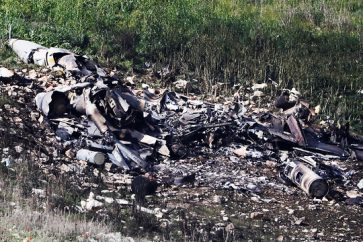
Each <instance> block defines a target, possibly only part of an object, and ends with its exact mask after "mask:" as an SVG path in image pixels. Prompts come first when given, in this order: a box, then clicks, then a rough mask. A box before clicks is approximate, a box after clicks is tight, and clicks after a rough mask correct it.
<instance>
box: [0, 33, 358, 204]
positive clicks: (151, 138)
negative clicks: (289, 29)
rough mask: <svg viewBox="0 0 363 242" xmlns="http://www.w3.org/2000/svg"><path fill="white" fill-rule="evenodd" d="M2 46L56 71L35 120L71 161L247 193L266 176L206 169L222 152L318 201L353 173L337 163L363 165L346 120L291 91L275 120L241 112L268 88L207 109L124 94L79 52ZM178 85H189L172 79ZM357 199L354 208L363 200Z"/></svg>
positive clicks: (17, 43) (5, 74) (178, 99)
mask: <svg viewBox="0 0 363 242" xmlns="http://www.w3.org/2000/svg"><path fill="white" fill-rule="evenodd" d="M9 45H10V47H11V48H12V49H13V50H14V51H15V52H16V54H17V55H18V56H19V57H20V59H21V60H22V61H24V62H25V63H28V64H36V65H39V66H45V67H47V68H53V70H59V71H63V73H64V75H65V78H64V79H63V82H62V83H56V82H54V81H53V82H51V83H46V84H45V85H44V90H43V92H39V93H38V94H37V95H36V97H35V103H36V106H37V108H38V110H39V111H40V112H41V114H42V116H41V117H40V119H43V118H44V120H45V121H46V122H48V123H49V124H50V127H52V128H53V130H54V132H55V135H56V137H57V140H58V142H59V143H60V144H61V145H62V147H68V148H69V147H71V149H70V150H75V151H76V152H74V153H73V154H71V153H72V152H68V154H67V155H68V156H72V157H74V158H76V159H78V160H84V161H87V162H89V163H93V164H95V165H99V166H101V165H103V164H104V163H105V162H106V163H109V164H110V163H112V164H113V165H114V166H117V167H120V168H121V169H122V170H124V171H125V172H126V173H128V172H132V174H137V175H140V174H145V173H147V174H152V175H149V176H142V179H146V180H148V179H149V180H150V179H155V176H156V177H157V179H158V180H159V182H160V183H164V184H172V185H183V184H185V183H195V184H197V185H200V186H212V187H214V188H220V189H236V190H238V189H239V190H244V191H246V190H247V191H252V192H253V191H254V190H255V189H256V186H255V184H254V183H256V182H257V183H267V182H266V178H265V177H260V178H259V179H258V180H257V181H256V180H251V178H249V177H246V176H241V174H240V172H241V171H240V172H239V173H238V172H235V171H234V170H233V169H232V170H230V171H229V173H228V174H226V175H223V174H222V173H220V174H218V173H219V171H218V169H223V167H213V159H208V158H209V157H212V156H213V154H216V153H218V154H222V155H225V156H226V157H229V160H230V162H231V163H234V164H235V166H238V164H240V163H243V162H245V161H249V162H252V163H255V164H259V163H261V162H271V161H272V162H274V163H276V164H277V167H278V168H279V170H280V180H281V181H282V182H286V184H295V185H296V186H297V187H299V188H300V189H302V190H303V191H305V192H306V193H307V194H309V195H310V196H312V197H316V198H322V197H324V196H326V195H327V194H328V193H329V190H330V189H331V186H332V185H333V184H335V182H336V181H340V182H341V184H345V183H347V181H348V180H349V177H350V176H351V175H352V172H351V171H347V170H345V169H344V167H341V166H340V165H339V164H342V163H341V161H342V160H343V161H344V160H347V159H356V160H359V161H362V160H363V139H362V136H359V135H353V134H352V133H351V132H350V130H349V125H348V124H347V125H341V126H339V127H337V126H336V125H335V126H334V125H330V124H329V122H321V123H320V125H314V124H312V122H311V120H312V119H314V116H315V115H316V113H317V112H318V111H319V110H314V109H313V108H311V107H310V106H309V104H308V103H307V102H305V101H303V100H302V99H301V95H300V93H299V92H298V91H297V90H295V89H292V90H283V91H282V93H281V95H280V96H279V97H278V98H277V99H276V100H275V102H274V103H273V102H270V106H268V108H269V109H270V110H271V109H273V108H275V109H279V110H280V112H279V113H278V114H277V112H275V114H274V113H272V112H270V111H269V109H266V108H262V106H263V105H262V104H261V106H260V107H259V108H256V107H255V108H249V107H250V106H251V105H249V104H251V103H260V102H261V100H263V99H264V98H266V96H264V93H263V92H262V90H264V89H265V88H266V87H267V86H268V85H273V84H267V83H263V84H255V85H253V86H251V87H249V88H245V87H244V88H240V89H239V90H238V92H236V94H235V95H234V96H233V97H230V98H226V99H225V102H224V103H213V102H207V101H202V100H200V99H198V98H195V97H193V96H186V95H182V94H179V93H176V92H173V91H168V90H161V89H160V90H159V89H153V88H150V87H149V85H147V84H146V83H144V84H142V88H140V89H136V88H131V87H130V86H128V85H126V84H125V83H124V82H123V81H121V80H119V79H118V78H116V77H115V76H112V75H110V73H107V72H106V71H105V70H104V69H102V68H100V67H99V66H98V65H97V63H95V62H93V61H92V60H90V59H89V58H87V57H86V56H81V55H77V54H74V53H72V52H70V51H68V50H65V49H59V48H46V47H43V46H41V45H38V44H36V43H33V42H29V41H25V40H17V39H11V40H10V41H9ZM0 74H1V75H0V81H2V82H3V83H9V82H12V81H13V80H14V79H16V78H17V77H16V73H14V72H13V71H10V70H8V69H6V68H4V67H2V68H1V71H0ZM38 81H39V80H38ZM184 84H185V86H186V85H187V84H188V82H187V81H183V80H181V81H179V83H178V85H179V86H180V85H181V86H183V85H184ZM247 89H248V92H246V90H247ZM242 94H243V95H242ZM265 106H266V105H265ZM273 106H275V107H273ZM315 109H316V108H315ZM64 150H67V148H65V149H64ZM196 154H202V155H203V156H204V157H206V160H207V162H205V163H203V164H200V163H198V162H196V164H194V165H193V166H190V165H189V166H188V165H186V164H184V163H183V162H182V161H183V160H184V159H186V158H190V157H193V156H195V155H196ZM3 160H4V159H3ZM179 161H180V162H179ZM337 161H339V162H338V163H337ZM346 162H349V161H346ZM201 166H204V168H203V172H201V171H200V170H201ZM212 167H213V168H212ZM209 168H210V169H209ZM150 177H151V178H150ZM152 177H154V178H152ZM138 179H140V178H138ZM136 180H137V179H136ZM362 183H363V182H362ZM358 187H359V184H358ZM133 189H134V190H137V188H135V187H133ZM360 189H363V184H361V187H360ZM358 198H361V199H360V200H359V201H358V203H360V204H361V205H362V204H363V202H362V200H363V199H362V197H361V196H358Z"/></svg>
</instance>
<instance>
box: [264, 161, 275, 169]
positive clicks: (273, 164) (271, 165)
mask: <svg viewBox="0 0 363 242" xmlns="http://www.w3.org/2000/svg"><path fill="white" fill-rule="evenodd" d="M265 164H266V166H268V167H271V168H275V167H276V166H277V163H276V162H275V161H272V160H267V161H266V162H265Z"/></svg>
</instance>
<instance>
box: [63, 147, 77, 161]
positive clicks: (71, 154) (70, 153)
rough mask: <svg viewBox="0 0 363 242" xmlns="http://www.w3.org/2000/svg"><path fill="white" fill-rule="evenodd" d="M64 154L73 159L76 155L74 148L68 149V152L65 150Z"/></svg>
mask: <svg viewBox="0 0 363 242" xmlns="http://www.w3.org/2000/svg"><path fill="white" fill-rule="evenodd" d="M64 154H65V155H66V156H67V157H68V158H70V159H73V158H74V157H76V153H75V152H74V151H73V150H72V149H69V150H66V152H64Z"/></svg>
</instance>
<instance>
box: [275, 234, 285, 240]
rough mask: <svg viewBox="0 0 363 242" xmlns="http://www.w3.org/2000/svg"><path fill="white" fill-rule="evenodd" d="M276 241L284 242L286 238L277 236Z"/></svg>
mask: <svg viewBox="0 0 363 242" xmlns="http://www.w3.org/2000/svg"><path fill="white" fill-rule="evenodd" d="M276 241H284V236H283V235H279V236H277V238H276Z"/></svg>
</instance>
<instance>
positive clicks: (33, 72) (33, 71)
mask: <svg viewBox="0 0 363 242" xmlns="http://www.w3.org/2000/svg"><path fill="white" fill-rule="evenodd" d="M37 77H38V73H37V72H36V71H35V70H31V71H29V78H30V79H36V78H37Z"/></svg>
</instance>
